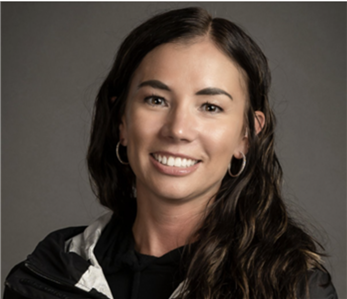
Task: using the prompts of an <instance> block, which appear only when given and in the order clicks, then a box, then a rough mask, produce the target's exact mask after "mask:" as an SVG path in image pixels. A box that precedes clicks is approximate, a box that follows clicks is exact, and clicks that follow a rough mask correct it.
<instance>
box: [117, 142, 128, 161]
mask: <svg viewBox="0 0 347 299" xmlns="http://www.w3.org/2000/svg"><path fill="white" fill-rule="evenodd" d="M119 145H120V141H118V143H117V146H116V155H117V158H118V161H119V162H120V163H121V164H123V165H129V163H128V162H124V161H123V160H122V159H121V158H120V156H119Z"/></svg>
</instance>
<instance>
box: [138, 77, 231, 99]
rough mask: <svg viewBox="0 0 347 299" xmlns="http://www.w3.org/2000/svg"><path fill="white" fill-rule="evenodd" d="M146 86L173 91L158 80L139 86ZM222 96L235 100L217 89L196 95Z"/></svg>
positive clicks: (201, 91)
mask: <svg viewBox="0 0 347 299" xmlns="http://www.w3.org/2000/svg"><path fill="white" fill-rule="evenodd" d="M144 86H150V87H153V88H156V89H162V90H167V91H171V89H170V88H169V86H167V85H166V84H164V83H163V82H161V81H158V80H148V81H144V82H142V83H141V84H140V85H139V86H138V89H140V88H141V87H144ZM221 94H223V95H226V96H227V97H229V98H230V99H231V100H232V99H233V98H232V96H231V95H230V94H229V93H227V92H226V91H224V90H223V89H220V88H217V87H207V88H204V89H202V90H200V91H198V92H197V93H196V95H221Z"/></svg>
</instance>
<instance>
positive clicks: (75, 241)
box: [65, 212, 184, 299]
mask: <svg viewBox="0 0 347 299" xmlns="http://www.w3.org/2000/svg"><path fill="white" fill-rule="evenodd" d="M112 215H113V213H112V212H109V213H106V214H104V215H103V216H101V217H99V218H98V219H97V220H96V221H94V222H93V223H92V224H91V225H89V226H88V227H87V228H86V229H85V230H84V231H83V232H82V233H80V234H78V235H76V236H74V237H72V238H70V239H69V240H67V241H66V242H65V251H66V252H69V253H76V254H77V255H79V256H80V257H82V258H83V259H84V260H86V261H89V262H90V266H89V267H88V269H87V271H85V272H84V273H83V275H82V276H81V278H80V279H79V280H78V282H77V283H76V284H75V286H76V287H77V288H80V289H82V290H84V291H87V292H90V291H91V290H92V289H95V290H97V291H98V292H100V293H102V294H104V295H105V296H107V297H108V298H110V299H113V296H112V293H111V290H110V287H109V285H108V283H107V280H106V278H105V276H104V273H103V271H102V268H101V266H100V265H99V263H98V261H97V259H96V257H95V255H94V248H95V246H96V244H97V242H98V240H99V238H100V236H101V233H102V231H103V229H104V228H105V226H106V225H107V224H108V223H109V221H110V220H111V218H112ZM183 286H184V282H182V283H181V284H180V285H179V286H178V287H177V289H176V290H175V291H174V292H173V294H172V295H171V296H170V298H169V299H173V298H175V297H177V295H178V294H179V293H180V292H181V290H182V288H183Z"/></svg>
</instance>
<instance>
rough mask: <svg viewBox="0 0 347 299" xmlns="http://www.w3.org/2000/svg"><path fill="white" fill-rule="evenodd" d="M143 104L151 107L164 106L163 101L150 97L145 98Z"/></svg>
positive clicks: (156, 97)
mask: <svg viewBox="0 0 347 299" xmlns="http://www.w3.org/2000/svg"><path fill="white" fill-rule="evenodd" d="M145 102H147V103H148V104H149V105H151V106H164V105H166V102H165V99H163V98H161V97H159V96H155V95H152V96H150V97H146V98H145Z"/></svg>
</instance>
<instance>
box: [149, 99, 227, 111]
mask: <svg viewBox="0 0 347 299" xmlns="http://www.w3.org/2000/svg"><path fill="white" fill-rule="evenodd" d="M144 100H145V102H146V103H148V104H149V105H151V106H162V105H164V104H165V103H166V100H165V99H164V98H162V97H160V96H156V95H151V96H149V97H146V98H145V99H144ZM151 100H160V101H161V103H160V104H154V103H152V102H151ZM201 107H202V108H203V109H202V110H203V111H206V112H210V113H220V112H223V111H224V110H223V109H222V108H221V107H219V106H217V105H215V104H212V103H209V102H206V103H203V104H202V106H201ZM204 107H205V109H204ZM207 107H209V108H211V107H213V108H214V109H215V110H213V111H209V110H206V108H207Z"/></svg>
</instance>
